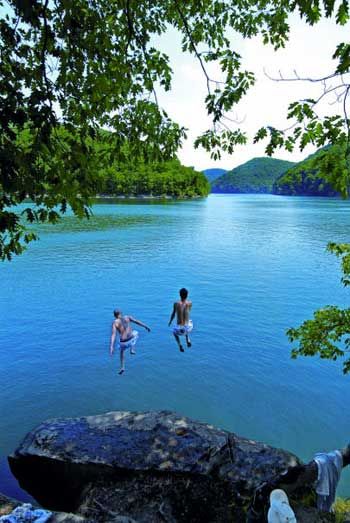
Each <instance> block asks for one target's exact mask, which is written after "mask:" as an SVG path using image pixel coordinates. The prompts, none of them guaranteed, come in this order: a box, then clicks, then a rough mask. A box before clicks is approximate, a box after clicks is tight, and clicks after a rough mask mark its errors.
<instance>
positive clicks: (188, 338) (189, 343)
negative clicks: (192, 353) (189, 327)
mask: <svg viewBox="0 0 350 523" xmlns="http://www.w3.org/2000/svg"><path fill="white" fill-rule="evenodd" d="M185 338H186V344H187V347H192V342H191V340H190V337H189V335H188V334H186V336H185Z"/></svg>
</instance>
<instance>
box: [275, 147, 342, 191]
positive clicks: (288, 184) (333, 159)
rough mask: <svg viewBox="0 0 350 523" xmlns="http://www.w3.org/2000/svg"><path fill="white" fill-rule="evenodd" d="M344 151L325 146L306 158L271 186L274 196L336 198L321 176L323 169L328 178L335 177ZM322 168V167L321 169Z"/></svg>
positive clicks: (324, 178) (331, 188) (326, 181)
mask: <svg viewBox="0 0 350 523" xmlns="http://www.w3.org/2000/svg"><path fill="white" fill-rule="evenodd" d="M343 157H344V151H343V150H342V149H341V148H339V147H338V146H331V147H329V146H327V147H324V148H323V149H320V150H319V151H317V152H316V153H314V154H312V155H310V156H308V157H307V158H305V160H303V161H301V162H299V163H297V164H296V165H295V166H294V167H292V168H291V169H288V171H286V172H285V173H283V174H282V175H281V176H280V177H278V178H277V179H276V181H275V183H274V185H273V193H274V194H282V195H289V196H337V195H338V193H337V191H336V190H335V189H334V188H333V187H332V186H331V185H330V183H329V181H328V180H327V179H326V177H327V174H325V175H322V174H321V170H320V169H324V170H325V172H326V173H328V174H329V177H330V176H332V174H333V175H335V176H337V166H338V165H339V163H340V162H339V160H340V161H341V159H342V158H343ZM322 166H323V167H322Z"/></svg>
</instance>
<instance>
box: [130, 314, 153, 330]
mask: <svg viewBox="0 0 350 523" xmlns="http://www.w3.org/2000/svg"><path fill="white" fill-rule="evenodd" d="M129 320H130V321H131V322H132V323H136V325H140V327H143V328H144V329H146V331H148V332H151V329H150V328H149V327H148V325H146V324H145V323H142V321H140V320H137V319H136V318H133V317H132V316H129Z"/></svg>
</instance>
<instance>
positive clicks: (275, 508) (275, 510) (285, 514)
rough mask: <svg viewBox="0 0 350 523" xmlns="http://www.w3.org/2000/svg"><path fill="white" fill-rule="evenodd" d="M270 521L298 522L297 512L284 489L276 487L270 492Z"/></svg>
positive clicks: (268, 519) (268, 518) (271, 522)
mask: <svg viewBox="0 0 350 523" xmlns="http://www.w3.org/2000/svg"><path fill="white" fill-rule="evenodd" d="M267 521H268V523H297V520H296V517H295V514H294V512H293V510H292V508H291V506H290V505H289V500H288V496H287V494H286V493H285V492H284V490H282V489H275V490H273V491H272V492H271V494H270V508H269V511H268V514H267Z"/></svg>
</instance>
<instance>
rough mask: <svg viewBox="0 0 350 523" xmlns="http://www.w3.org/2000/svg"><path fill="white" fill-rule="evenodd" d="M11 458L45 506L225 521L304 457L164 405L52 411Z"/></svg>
mask: <svg viewBox="0 0 350 523" xmlns="http://www.w3.org/2000/svg"><path fill="white" fill-rule="evenodd" d="M9 463H10V467H11V470H12V472H13V473H14V475H15V476H16V477H17V479H18V480H19V482H20V484H21V486H22V487H23V488H24V489H26V490H27V491H28V492H29V493H30V494H31V495H32V496H33V497H34V498H35V499H37V500H38V501H39V502H40V503H41V504H42V505H43V506H45V507H48V508H51V509H55V510H64V511H73V512H76V513H78V514H80V515H82V516H84V517H86V518H87V519H88V520H89V518H90V520H91V521H94V520H96V521H124V520H123V519H121V518H126V519H125V521H126V520H127V519H134V520H135V521H137V522H138V523H141V522H147V521H152V522H155V523H156V522H158V521H159V522H161V521H162V522H164V521H168V522H188V521H191V522H196V521H198V522H199V521H201V522H203V521H208V522H221V523H223V522H225V521H237V522H239V521H244V520H245V511H246V507H247V504H248V503H249V500H250V499H251V496H252V495H253V492H254V490H255V488H256V487H257V486H258V485H259V484H261V483H262V482H264V481H269V480H270V479H272V478H273V477H274V476H275V475H277V474H279V473H280V472H282V471H283V470H285V469H286V468H287V467H288V466H292V465H295V464H297V463H299V461H298V459H297V457H296V456H294V455H293V454H290V453H289V452H286V451H284V450H280V449H275V448H272V447H270V446H268V445H265V444H263V443H259V442H256V441H253V440H249V439H246V438H241V437H239V436H237V435H236V434H233V433H230V432H228V431H225V430H220V429H218V428H214V427H213V426H212V425H208V424H205V423H199V422H195V421H193V420H191V419H189V418H186V417H183V416H179V415H176V414H174V413H172V412H168V411H160V412H110V413H107V414H102V415H98V416H88V417H82V418H73V419H54V420H49V421H46V422H44V423H42V424H41V425H39V426H38V427H37V428H36V429H34V430H33V431H32V432H30V433H29V434H28V435H27V436H26V437H25V438H24V440H23V442H22V443H21V445H20V446H19V448H18V449H17V450H16V452H15V453H14V454H13V455H12V456H10V457H9ZM103 518H104V519H103ZM118 518H119V519H118Z"/></svg>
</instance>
